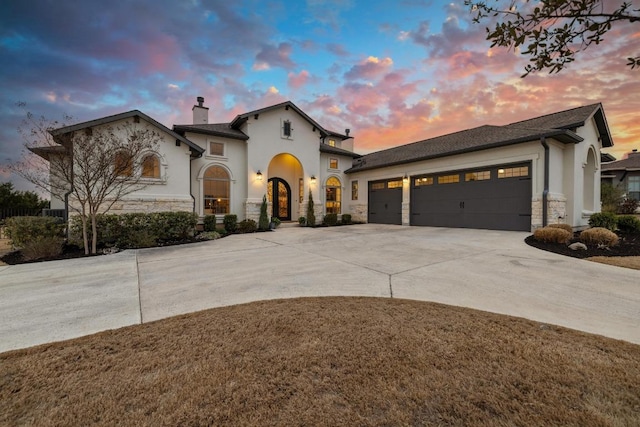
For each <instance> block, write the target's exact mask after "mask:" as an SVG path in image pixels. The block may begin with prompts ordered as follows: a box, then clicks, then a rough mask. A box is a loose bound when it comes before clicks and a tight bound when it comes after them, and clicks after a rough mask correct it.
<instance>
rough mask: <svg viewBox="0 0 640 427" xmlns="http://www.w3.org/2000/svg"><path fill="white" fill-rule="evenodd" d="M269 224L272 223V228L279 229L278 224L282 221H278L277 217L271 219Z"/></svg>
mask: <svg viewBox="0 0 640 427" xmlns="http://www.w3.org/2000/svg"><path fill="white" fill-rule="evenodd" d="M271 222H272V223H273V227H274V228H278V227H280V224H281V223H282V221H280V218H278V217H277V216H274V217H271Z"/></svg>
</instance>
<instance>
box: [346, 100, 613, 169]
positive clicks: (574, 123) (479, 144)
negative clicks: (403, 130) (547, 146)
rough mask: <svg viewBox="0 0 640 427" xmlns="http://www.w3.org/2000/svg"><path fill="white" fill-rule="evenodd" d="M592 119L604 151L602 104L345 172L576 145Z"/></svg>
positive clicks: (444, 140)
mask: <svg viewBox="0 0 640 427" xmlns="http://www.w3.org/2000/svg"><path fill="white" fill-rule="evenodd" d="M591 118H594V120H595V122H596V126H597V127H598V132H599V134H600V138H601V139H602V145H603V147H611V146H613V140H612V138H611V134H610V133H609V127H608V125H607V122H606V118H605V116H604V109H603V107H602V104H600V103H598V104H591V105H585V106H583V107H577V108H572V109H569V110H565V111H559V112H557V113H552V114H546V115H544V116H540V117H535V118H533V119H528V120H523V121H520V122H515V123H511V124H508V125H506V126H491V125H484V126H480V127H477V128H473V129H468V130H463V131H460V132H456V133H452V134H448V135H443V136H438V137H435V138H430V139H425V140H422V141H418V142H414V143H411V144H406V145H401V146H399V147H394V148H389V149H387V150H383V151H378V152H375V153H371V154H367V155H365V156H363V157H362V158H360V159H359V160H357V161H355V162H354V166H353V167H352V168H350V169H348V170H347V171H346V172H347V173H351V172H359V171H363V170H368V169H376V168H381V167H385V166H392V165H398V164H404V163H412V162H416V161H420V160H427V159H435V158H439V157H446V156H451V155H454V154H462V153H468V152H472V151H480V150H486V149H489V148H496V147H503V146H507V145H513V144H520V143H523V142H530V141H535V140H537V139H540V138H543V137H544V138H554V139H556V140H558V141H560V142H563V143H565V144H570V143H574V144H576V143H579V142H581V141H583V140H584V139H583V138H582V137H580V136H579V135H578V134H576V133H575V130H576V129H577V128H578V127H581V126H584V125H585V123H586V122H587V121H589V120H590V119H591Z"/></svg>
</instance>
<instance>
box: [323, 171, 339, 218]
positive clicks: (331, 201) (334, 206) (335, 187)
mask: <svg viewBox="0 0 640 427" xmlns="http://www.w3.org/2000/svg"><path fill="white" fill-rule="evenodd" d="M341 190H342V188H341V184H340V180H339V179H338V178H335V177H331V178H329V179H327V185H326V188H325V194H326V198H325V199H326V202H325V206H326V208H327V213H328V214H338V215H339V214H340V201H341V199H342V195H341Z"/></svg>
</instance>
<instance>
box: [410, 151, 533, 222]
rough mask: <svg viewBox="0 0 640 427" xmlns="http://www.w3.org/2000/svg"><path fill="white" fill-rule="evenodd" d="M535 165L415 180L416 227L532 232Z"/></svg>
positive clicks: (413, 210)
mask: <svg viewBox="0 0 640 427" xmlns="http://www.w3.org/2000/svg"><path fill="white" fill-rule="evenodd" d="M531 188H532V186H531V164H530V163H523V164H516V165H497V166H491V167H485V168H482V169H474V170H462V171H452V172H443V173H438V174H433V175H423V176H415V177H411V207H410V215H411V225H425V226H433V227H460V228H484V229H490V230H514V231H515V230H518V231H529V230H530V229H531V192H532V189H531Z"/></svg>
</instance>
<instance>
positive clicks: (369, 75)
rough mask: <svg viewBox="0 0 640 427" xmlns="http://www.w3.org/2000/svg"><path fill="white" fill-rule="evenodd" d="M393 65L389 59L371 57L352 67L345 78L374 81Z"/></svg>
mask: <svg viewBox="0 0 640 427" xmlns="http://www.w3.org/2000/svg"><path fill="white" fill-rule="evenodd" d="M392 65H393V60H392V59H391V58H389V57H386V58H382V59H379V58H377V57H375V56H370V57H368V58H367V59H365V60H363V61H362V62H360V63H359V64H356V65H354V66H353V67H351V69H350V70H349V71H347V72H346V73H345V75H344V77H345V78H346V79H347V80H358V79H362V80H372V79H376V78H378V77H380V76H382V75H383V74H384V73H386V72H387V70H389V69H390V68H391V66H392Z"/></svg>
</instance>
